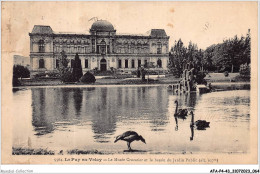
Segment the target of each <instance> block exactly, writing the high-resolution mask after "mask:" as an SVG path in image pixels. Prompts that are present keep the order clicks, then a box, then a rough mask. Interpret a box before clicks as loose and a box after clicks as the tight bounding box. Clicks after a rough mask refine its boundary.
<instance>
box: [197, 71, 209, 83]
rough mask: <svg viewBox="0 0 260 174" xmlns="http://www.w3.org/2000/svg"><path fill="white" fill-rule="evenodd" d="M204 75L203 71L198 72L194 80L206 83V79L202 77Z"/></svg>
mask: <svg viewBox="0 0 260 174" xmlns="http://www.w3.org/2000/svg"><path fill="white" fill-rule="evenodd" d="M205 77H206V74H205V73H204V72H198V74H197V75H196V77H195V82H197V83H198V84H207V81H206V80H205V79H204V78H205Z"/></svg>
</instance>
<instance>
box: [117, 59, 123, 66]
mask: <svg viewBox="0 0 260 174" xmlns="http://www.w3.org/2000/svg"><path fill="white" fill-rule="evenodd" d="M118 68H122V62H121V60H120V59H119V60H118Z"/></svg>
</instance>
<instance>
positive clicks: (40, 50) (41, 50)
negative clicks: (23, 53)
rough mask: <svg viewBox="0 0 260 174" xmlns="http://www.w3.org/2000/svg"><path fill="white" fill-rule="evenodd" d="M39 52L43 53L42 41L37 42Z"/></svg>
mask: <svg viewBox="0 0 260 174" xmlns="http://www.w3.org/2000/svg"><path fill="white" fill-rule="evenodd" d="M39 52H40V53H42V52H44V41H43V40H39Z"/></svg>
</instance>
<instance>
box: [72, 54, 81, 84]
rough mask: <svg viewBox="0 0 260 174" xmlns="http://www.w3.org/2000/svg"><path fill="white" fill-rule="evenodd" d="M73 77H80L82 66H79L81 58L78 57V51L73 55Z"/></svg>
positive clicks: (76, 79) (77, 79)
mask: <svg viewBox="0 0 260 174" xmlns="http://www.w3.org/2000/svg"><path fill="white" fill-rule="evenodd" d="M72 74H73V77H74V79H75V81H79V79H80V77H82V75H83V73H82V67H81V60H80V59H79V55H78V53H77V54H76V56H75V60H74V64H73V70H72Z"/></svg>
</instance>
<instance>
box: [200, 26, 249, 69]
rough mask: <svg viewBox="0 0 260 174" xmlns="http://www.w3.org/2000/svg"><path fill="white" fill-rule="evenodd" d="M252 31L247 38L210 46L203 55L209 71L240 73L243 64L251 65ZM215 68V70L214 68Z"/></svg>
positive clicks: (236, 38) (232, 39) (231, 39)
mask: <svg viewBox="0 0 260 174" xmlns="http://www.w3.org/2000/svg"><path fill="white" fill-rule="evenodd" d="M250 42H251V38H250V30H249V31H248V33H247V36H246V37H243V36H242V37H241V38H239V37H238V36H234V37H233V38H230V39H226V40H224V41H223V43H219V44H217V45H211V46H209V47H208V48H207V49H206V50H205V52H204V55H203V61H202V62H203V64H204V65H205V66H204V67H205V68H206V69H207V70H214V69H215V68H216V69H217V70H218V71H220V72H224V71H229V72H238V71H239V67H240V65H241V64H245V63H247V64H249V63H250V59H251V57H250V54H251V48H250V47H251V43H250ZM214 67H215V68H214Z"/></svg>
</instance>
